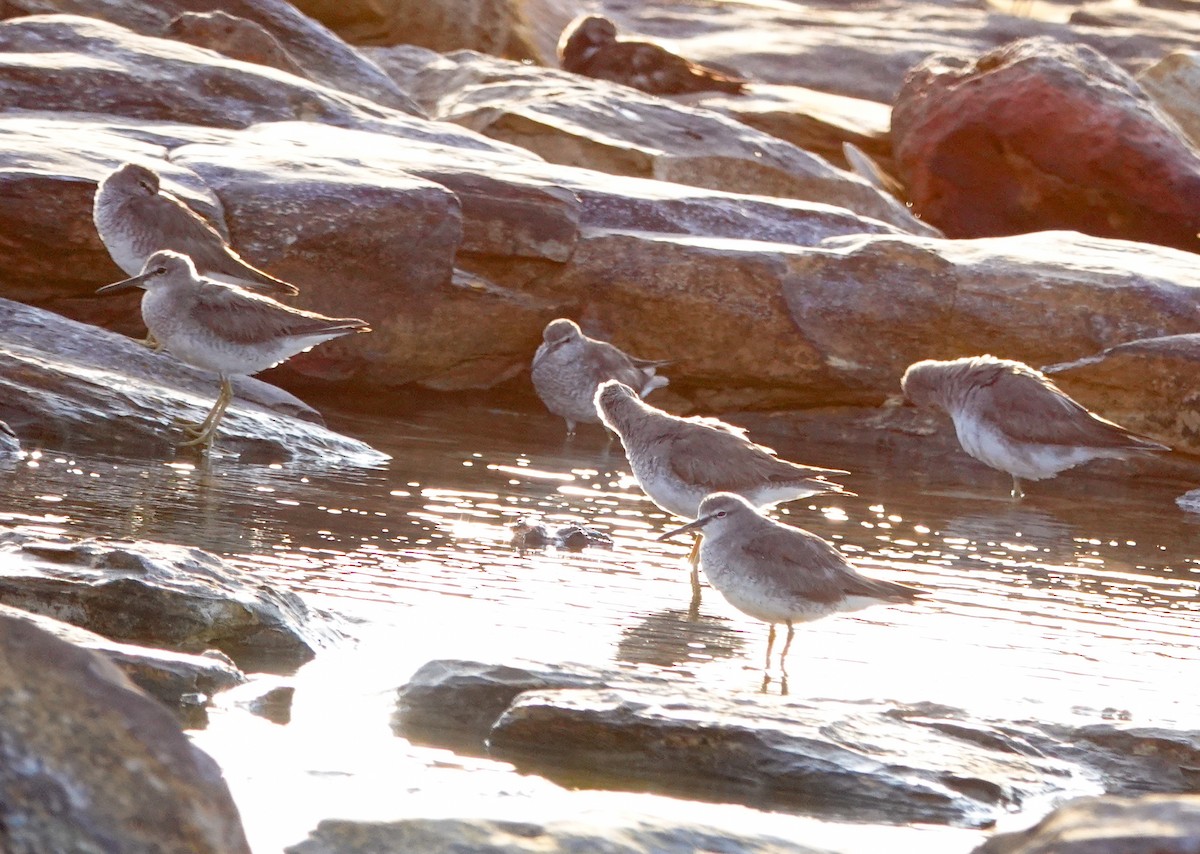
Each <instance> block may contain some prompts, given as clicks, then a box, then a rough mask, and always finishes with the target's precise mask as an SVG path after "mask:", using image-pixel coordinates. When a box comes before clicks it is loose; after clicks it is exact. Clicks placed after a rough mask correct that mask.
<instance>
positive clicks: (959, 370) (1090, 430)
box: [900, 356, 1170, 499]
mask: <svg viewBox="0 0 1200 854" xmlns="http://www.w3.org/2000/svg"><path fill="white" fill-rule="evenodd" d="M900 387H901V388H902V389H903V391H904V396H905V397H907V398H908V399H909V401H911V402H912V403H913V404H915V405H916V406H918V407H921V408H923V409H938V410H941V411H942V412H945V413H946V414H947V415H949V416H950V418H951V419H953V421H954V431H955V433H957V434H958V442H959V444H960V445H961V446H962V449H963V450H964V451H966V452H967V453H968V454H970V455H971V456H972V457H974V458H975V459H977V460H979V461H980V462H981V463H984V464H985V465H988V466H991V467H992V468H994V469H999V470H1000V471H1003V472H1008V473H1009V474H1010V475H1012V481H1013V486H1012V497H1013V498H1014V499H1020V498H1023V497H1024V495H1025V492H1024V490H1023V489H1022V488H1021V479H1022V478H1024V479H1026V480H1044V479H1046V478H1050V477H1054V476H1055V475H1057V474H1058V473H1059V472H1061V471H1064V470H1066V469H1069V468H1073V467H1074V466H1077V465H1081V464H1083V463H1086V462H1089V461H1090V460H1095V459H1100V458H1105V457H1107V458H1112V459H1124V458H1126V457H1129V456H1133V455H1135V454H1140V453H1147V452H1155V451H1169V450H1170V448H1168V447H1167V446H1166V445H1163V444H1160V443H1158V442H1155V441H1153V440H1152V439H1147V438H1145V437H1143V436H1139V435H1137V434H1136V433H1132V432H1130V431H1129V430H1126V429H1125V428H1124V427H1122V426H1120V425H1119V424H1114V423H1113V422H1112V421H1109V420H1108V419H1106V418H1101V417H1100V416H1099V415H1096V414H1095V413H1093V412H1089V411H1088V410H1087V408H1086V407H1084V406H1083V405H1082V404H1080V403H1077V402H1076V401H1075V400H1073V399H1072V398H1070V397H1069V396H1067V394H1065V393H1064V392H1063V391H1062V390H1061V389H1060V388H1059V387H1058V386H1056V385H1055V384H1054V383H1053V382H1052V381H1051V380H1050V379H1048V378H1047V377H1046V375H1045V374H1043V373H1042V372H1041V371H1038V370H1035V369H1033V368H1031V367H1029V365H1026V364H1024V363H1023V362H1017V361H1013V360H1011V359H997V358H996V357H994V356H974V357H968V358H962V359H953V360H951V361H936V360H933V359H926V360H925V361H921V362H916V363H914V364H912V365H909V366H908V370H906V371H905V372H904V377H903V378H902V379H901V380H900Z"/></svg>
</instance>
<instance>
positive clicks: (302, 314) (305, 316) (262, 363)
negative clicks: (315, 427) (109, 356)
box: [97, 249, 370, 449]
mask: <svg viewBox="0 0 1200 854" xmlns="http://www.w3.org/2000/svg"><path fill="white" fill-rule="evenodd" d="M130 288H143V289H144V290H145V294H144V295H143V296H142V319H143V320H145V322H146V326H147V328H149V330H150V334H151V335H153V336H154V337H155V339H156V340H158V341H159V343H161V344H162V345H163V346H164V347H165V348H166V349H167V350H168V352H170V353H171V354H172V355H174V356H175V357H176V358H178V359H179V360H180V361H182V362H186V363H187V364H189V365H192V366H193V367H197V368H201V369H203V370H207V371H212V372H214V373H216V374H217V375H218V376H220V378H221V392H220V394H219V395H218V396H217V402H216V404H215V405H214V406H213V408H212V411H210V412H209V413H208V416H207V417H206V418H205V419H204V420H203V421H201V422H200V423H198V424H192V423H185V424H184V431H185V432H186V433H188V434H189V436H190V437H191V438H190V439H189V440H188V441H186V442H183V444H184V445H200V446H202V447H204V448H205V449H207V448H210V447H211V446H212V443H213V438H214V437H215V436H216V434H217V427H218V425H219V424H220V423H221V418H222V416H224V414H225V409H226V408H227V407H228V406H229V403H230V401H232V400H233V386H232V384H231V383H230V377H233V376H243V375H248V374H256V373H258V372H259V371H262V370H266V369H267V368H270V367H273V366H274V365H278V364H279V363H280V362H282V361H284V360H286V359H290V358H291V357H292V356H295V355H296V354H297V353H302V352H304V351H305V350H309V349H311V348H312V347H315V346H316V345H317V344H320V343H321V342H322V341H328V340H329V339H331V338H337V337H339V336H341V335H348V334H350V333H351V332H369V331H370V329H369V328H368V327H367V324H366V322H365V321H362V320H359V319H358V318H354V317H326V316H324V315H322V314H317V313H316V312H312V311H303V310H301V309H298V308H292V307H290V306H286V305H283V304H282V303H278V302H276V301H275V300H273V299H271V298H270V297H268V296H265V295H263V294H257V293H253V292H251V291H247V290H243V289H242V288H240V287H237V286H236V285H228V284H225V283H224V282H218V281H215V280H213V279H208V278H205V277H203V276H200V275H199V274H198V273H197V272H196V267H195V265H194V264H193V263H192V261H191V259H190V258H188V256H186V255H182V254H180V253H179V252H174V251H172V250H170V249H164V250H161V251H159V252H155V253H154V254H153V255H151V256H150V258H149V259H148V260H147V261H146V265H145V267H143V269H142V271H141V273H139V274H138V275H136V276H133V277H132V278H129V279H125V280H123V281H120V282H116V283H114V284H111V285H105V286H104V287H102V288H100V290H98V291H97V293H101V294H106V293H116V292H118V291H123V290H128V289H130Z"/></svg>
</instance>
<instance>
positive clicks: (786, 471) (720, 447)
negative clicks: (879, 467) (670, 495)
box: [668, 422, 848, 492]
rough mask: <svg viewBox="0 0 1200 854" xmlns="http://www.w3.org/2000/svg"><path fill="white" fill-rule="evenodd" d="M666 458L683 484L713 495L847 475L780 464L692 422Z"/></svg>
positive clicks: (735, 435) (733, 435)
mask: <svg viewBox="0 0 1200 854" xmlns="http://www.w3.org/2000/svg"><path fill="white" fill-rule="evenodd" d="M735 429H736V428H735ZM668 454H669V462H670V466H671V469H672V471H674V472H675V474H676V475H678V476H679V477H680V478H682V479H683V480H684V481H685V482H687V483H694V484H697V485H702V486H709V487H712V488H713V491H718V490H726V491H731V492H737V491H738V490H739V489H742V488H749V487H753V486H759V485H762V484H763V483H772V482H779V483H787V482H791V481H797V480H803V479H807V478H816V477H819V476H821V475H825V476H833V475H844V474H848V472H844V471H840V470H837V469H823V468H816V467H813V466H804V465H800V464H799V463H792V462H788V461H787V460H781V459H779V458H778V457H776V456H774V455H773V454H771V453H770V452H769V451H768V450H767V449H766V448H764V447H763V446H762V445H756V444H754V443H753V442H750V441H748V440H747V439H746V438H745V437H744V435H743V434H741V433H739V432H729V431H727V430H722V429H718V428H716V427H713V426H710V425H706V424H702V423H696V422H692V429H690V430H687V431H686V432H682V433H680V434H679V435H678V436H677V437H675V438H674V439H673V440H672V441H671V444H670V448H669V451H668Z"/></svg>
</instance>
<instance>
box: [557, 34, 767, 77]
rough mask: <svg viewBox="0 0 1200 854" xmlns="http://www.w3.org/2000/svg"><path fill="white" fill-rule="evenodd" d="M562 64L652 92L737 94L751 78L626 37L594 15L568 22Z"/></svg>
mask: <svg viewBox="0 0 1200 854" xmlns="http://www.w3.org/2000/svg"><path fill="white" fill-rule="evenodd" d="M558 63H559V65H560V66H561V67H562V69H563V70H564V71H570V72H572V73H574V74H582V75H584V76H585V77H595V78H598V79H600V80H609V81H612V82H613V83H621V84H623V85H625V86H632V87H633V88H635V89H641V90H642V91H643V92H649V93H650V94H651V95H683V94H687V93H689V92H707V91H714V92H730V93H732V94H735V95H736V94H738V93H739V92H741V91H742V89H743V88H745V86H746V83H747V82H748V81H746V80H743V79H742V78H740V77H736V76H734V75H732V74H727V73H726V72H724V71H720V70H718V69H716V68H709V67H708V66H707V65H701V64H700V63H698V62H691V61H689V60H687V59H684V58H683V57H682V56H677V55H675V54H673V53H671V52H670V51H669V50H667V49H666V48H664V47H660V46H658V45H656V44H652V43H651V42H640V41H626V40H620V39H618V38H617V27H616V25H615V24H614V23H613V22H612V21H610V20H609V19H608V18H605V17H602V16H600V15H588V16H586V17H583V18H579V19H578V20H576V21H573V22H571V23H570V24H568V25H567V26H566V28H565V29H564V30H563V32H562V36H560V37H559V41H558Z"/></svg>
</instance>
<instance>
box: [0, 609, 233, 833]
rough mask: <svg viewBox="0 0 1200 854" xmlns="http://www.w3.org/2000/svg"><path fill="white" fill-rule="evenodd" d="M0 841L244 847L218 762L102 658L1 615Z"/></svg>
mask: <svg viewBox="0 0 1200 854" xmlns="http://www.w3.org/2000/svg"><path fill="white" fill-rule="evenodd" d="M0 686H3V687H0V849H3V850H4V851H6V852H14V854H16V852H68V851H71V852H76V851H77V852H84V851H87V852H92V851H97V852H99V851H118V850H120V851H156V852H162V854H249V851H250V847H249V845H248V844H247V842H246V838H245V835H244V833H243V831H242V826H241V820H240V818H239V816H238V811H237V807H236V806H235V805H234V802H233V799H232V798H231V797H230V794H229V790H228V788H227V787H226V785H225V781H224V780H223V779H222V777H221V772H220V770H219V769H218V768H217V766H216V763H214V762H213V761H212V760H211V759H210V758H209V757H208V756H207V755H205V754H204V753H202V752H201V751H200V750H199V749H198V748H196V747H195V746H194V745H192V743H191V742H190V741H188V739H187V738H185V737H184V735H183V734H182V733H181V732H180V730H179V726H178V725H177V724H176V723H175V721H174V719H173V718H172V716H171V713H170V712H169V711H167V709H166V708H165V707H164V706H162V705H161V704H160V703H158V702H157V701H155V700H152V699H150V698H149V697H147V696H146V695H145V694H143V693H142V692H141V691H139V690H138V689H137V688H135V687H134V686H133V685H132V684H131V683H130V682H129V680H128V679H127V678H126V677H125V676H124V675H123V674H122V673H121V672H120V670H118V669H117V668H116V666H114V665H113V664H112V663H111V662H110V661H108V660H107V659H105V658H104V656H102V655H100V654H98V653H96V652H92V651H90V650H86V649H82V648H80V647H77V646H75V645H73V644H70V643H67V642H65V641H62V640H59V639H58V638H55V637H54V636H53V635H51V634H49V633H48V632H45V631H42V630H41V629H38V628H36V627H35V626H33V625H31V624H30V623H28V622H25V621H24V620H17V619H13V618H11V617H8V616H5V615H0Z"/></svg>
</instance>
